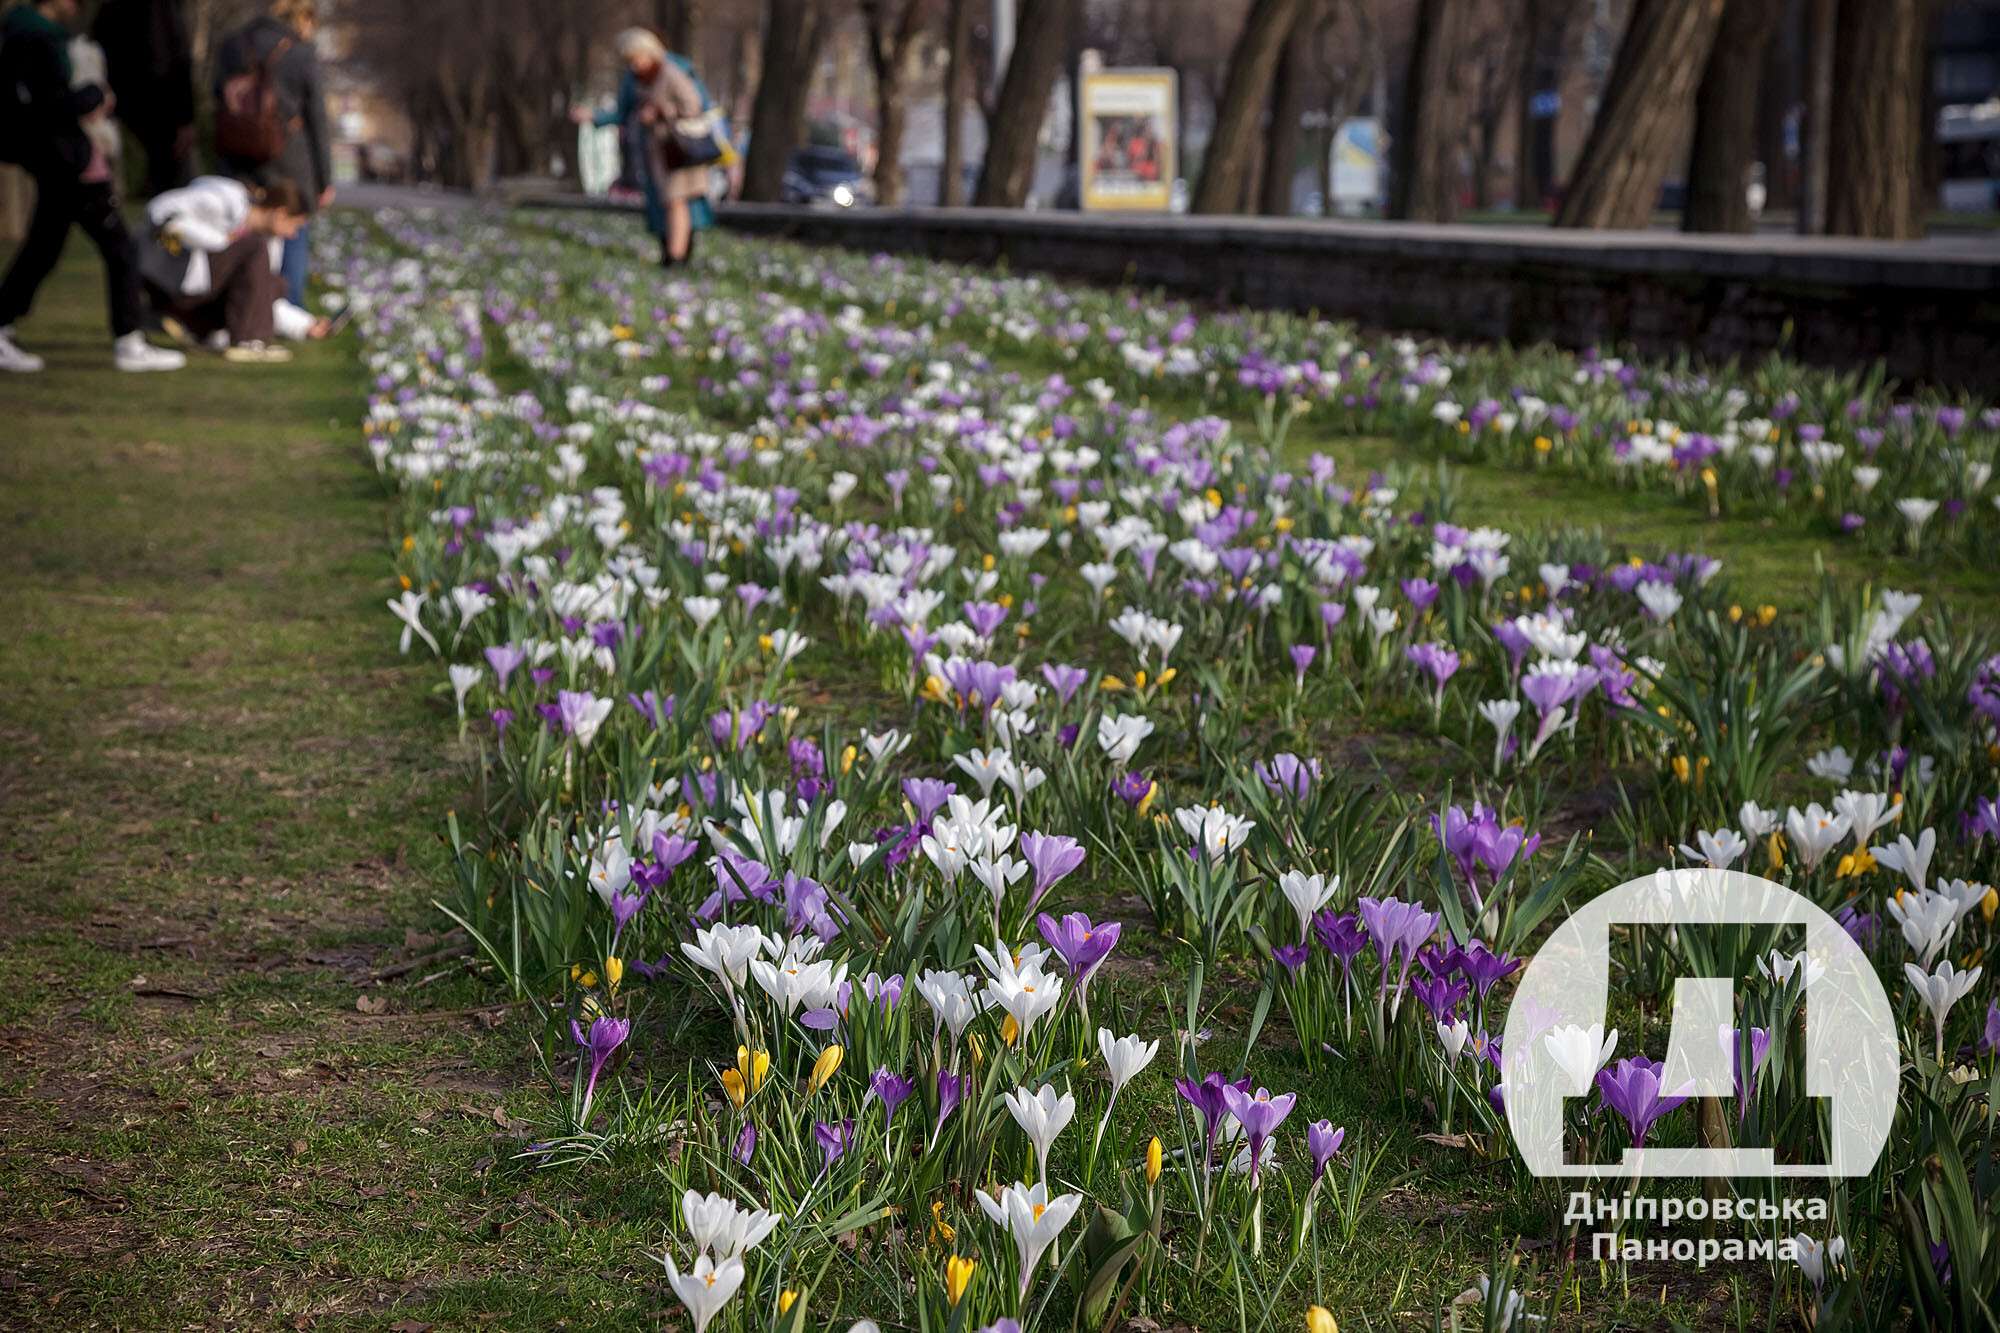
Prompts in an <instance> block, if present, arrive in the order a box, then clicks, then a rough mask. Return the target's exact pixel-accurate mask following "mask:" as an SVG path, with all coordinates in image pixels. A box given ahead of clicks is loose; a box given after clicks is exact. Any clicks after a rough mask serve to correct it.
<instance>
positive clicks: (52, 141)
mask: <svg viewBox="0 0 2000 1333" xmlns="http://www.w3.org/2000/svg"><path fill="white" fill-rule="evenodd" d="M79 10H80V0H35V3H32V4H26V5H21V6H18V7H16V8H14V9H12V10H10V11H8V13H7V15H6V17H5V18H4V19H0V158H9V159H11V160H13V161H15V162H16V163H18V164H19V165H20V166H21V167H22V168H23V169H24V170H26V171H27V173H28V175H29V176H30V177H32V178H33V180H34V182H35V212H34V217H33V219H32V220H31V221H30V222H29V224H28V234H27V238H26V239H25V240H24V241H22V243H21V248H20V250H19V251H18V252H16V254H15V255H14V262H13V264H12V266H11V267H9V268H8V270H7V276H6V277H5V278H4V279H0V370H4V371H13V372H16V373H21V374H32V373H34V372H36V371H39V370H41V369H42V368H43V362H42V358H40V357H38V356H35V355H33V354H32V353H29V352H26V351H23V350H22V349H21V348H20V347H19V346H18V345H17V344H16V343H15V341H14V325H15V323H16V322H17V321H18V320H20V319H23V318H25V317H26V316H27V314H28V312H29V311H30V310H31V309H32V308H33V306H34V303H35V295H36V293H37V292H39V291H40V290H41V287H42V283H43V282H45V281H47V279H48V276H49V274H50V273H52V272H54V271H55V266H56V263H57V261H59V260H60V259H61V258H62V252H63V245H64V243H65V242H66V241H67V240H68V239H69V231H70V228H71V227H81V228H82V229H83V232H84V234H85V235H86V236H88V237H90V239H91V242H92V243H93V244H94V245H96V247H97V252H98V254H99V255H100V256H101V257H102V258H103V260H104V285H105V293H106V296H107V298H108V304H109V306H110V315H111V336H112V340H113V342H112V348H113V351H112V364H114V365H116V366H117V367H118V369H120V370H126V371H155V370H179V369H180V368H181V367H182V366H184V365H186V364H187V358H186V357H184V356H182V355H181V354H180V353H179V352H174V351H169V350H167V349H165V348H160V347H154V346H152V345H151V344H149V343H148V342H147V341H146V338H145V335H144V334H143V333H141V332H140V330H139V318H140V313H141V311H140V304H141V302H140V294H139V275H138V270H137V268H136V266H135V264H134V255H133V246H132V235H131V233H130V232H128V231H126V230H125V222H124V219H123V218H121V217H120V216H119V214H118V205H117V202H116V199H115V196H114V194H113V190H112V183H111V168H110V163H109V161H108V160H107V158H106V155H105V154H104V152H103V151H102V149H100V148H99V147H98V146H97V145H96V144H95V143H94V142H93V141H92V139H91V137H90V132H89V130H88V129H87V127H86V121H90V120H93V119H101V118H103V117H106V116H108V115H109V114H110V104H109V102H108V101H107V100H106V98H105V96H104V92H103V90H102V89H101V88H98V87H96V86H94V85H92V86H85V87H83V88H77V89H72V88H71V86H70V83H71V80H72V78H73V76H74V70H73V69H72V67H71V65H70V57H69V40H70V35H71V32H72V31H73V30H74V29H75V28H76V26H77V20H78V17H79Z"/></svg>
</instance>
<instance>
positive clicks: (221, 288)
mask: <svg viewBox="0 0 2000 1333" xmlns="http://www.w3.org/2000/svg"><path fill="white" fill-rule="evenodd" d="M283 285H284V284H283V280H282V279H280V278H279V277H278V275H277V274H276V273H273V272H272V271H271V251H270V242H269V241H267V240H266V239H265V238H264V237H262V236H256V235H251V236H244V237H241V238H239V239H238V240H235V241H232V242H230V244H229V248H228V249H226V250H216V251H213V252H211V253H210V254H209V256H208V290H207V291H206V292H204V293H203V294H202V295H200V296H185V295H182V294H181V293H179V292H169V291H166V290H164V289H163V288H161V287H158V286H155V285H154V284H152V283H150V282H149V283H147V284H146V289H147V293H148V295H150V296H151V298H152V301H153V308H154V309H155V310H157V311H158V312H159V313H161V314H163V315H172V316H173V317H174V318H176V319H178V320H180V322H181V323H183V324H185V325H187V327H188V331H189V332H191V333H193V334H194V335H195V336H196V337H197V338H206V337H207V336H208V335H209V334H211V333H213V332H215V331H216V330H218V329H221V330H226V331H227V332H228V334H229V341H230V342H232V343H247V342H276V341H277V338H278V327H277V323H276V320H275V318H274V316H273V315H272V312H271V307H272V304H273V303H274V302H276V301H277V299H278V297H279V295H280V294H281V293H282V289H283Z"/></svg>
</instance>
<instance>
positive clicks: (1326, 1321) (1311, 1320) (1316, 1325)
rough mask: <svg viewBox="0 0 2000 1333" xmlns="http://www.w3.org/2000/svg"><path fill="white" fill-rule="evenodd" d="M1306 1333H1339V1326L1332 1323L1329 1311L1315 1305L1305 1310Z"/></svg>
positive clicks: (1331, 1313) (1331, 1314) (1331, 1315)
mask: <svg viewBox="0 0 2000 1333" xmlns="http://www.w3.org/2000/svg"><path fill="white" fill-rule="evenodd" d="M1306 1333H1340V1325H1339V1324H1336V1323H1335V1322H1334V1321H1333V1312H1332V1311H1331V1310H1329V1309H1327V1308H1326V1307H1325V1306H1324V1305H1315V1306H1311V1307H1310V1308H1308V1309H1307V1310H1306Z"/></svg>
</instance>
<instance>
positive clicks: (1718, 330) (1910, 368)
mask: <svg viewBox="0 0 2000 1333" xmlns="http://www.w3.org/2000/svg"><path fill="white" fill-rule="evenodd" d="M721 219H722V222H723V223H724V225H726V226H729V227H731V228H733V229H735V230H738V231H742V232H748V233H752V234H758V235H771V236H786V237H791V238H793V239H797V240H801V241H811V242H820V243H827V244H836V245H844V246H849V247H853V248H857V249H864V250H870V251H888V252H894V253H908V254H922V255H929V256H933V257H936V258H940V259H952V260H959V261H963V262H968V263H975V264H980V265H986V266H991V265H995V264H1000V263H1006V264H1008V265H1011V266H1013V267H1014V268H1017V269H1031V270H1039V271H1045V272H1049V273H1058V274H1064V275H1067V276H1071V277H1080V278H1086V279H1090V280H1093V281H1098V282H1109V283H1134V284H1137V285H1139V286H1142V287H1162V288H1165V289H1167V290H1169V291H1172V292H1176V293H1179V294H1182V295H1186V296H1192V297H1198V298H1205V299H1211V300H1216V301H1222V302H1231V303H1239V304H1245V305H1252V306H1262V307H1272V308H1283V309H1290V310H1301V311H1305V310H1314V311H1318V312H1319V313H1321V314H1323V315H1327V316H1330V317H1334V318H1343V319H1351V320H1355V321H1357V322H1359V323H1362V324H1364V325H1367V326H1369V327H1372V328H1386V329H1399V330H1407V331H1409V332H1412V333H1421V334H1435V335H1439V336H1444V337H1450V338H1458V339H1479V340H1503V339H1504V340H1506V341H1509V342H1515V343H1533V342H1544V341H1546V342H1554V343H1558V344H1561V345H1563V346H1567V347H1573V348H1584V347H1591V346H1605V347H1617V348H1628V349H1632V350H1636V351H1638V352H1642V353H1645V354H1647V355H1652V356H1670V355H1674V354H1676V353H1681V352H1688V353H1692V354H1694V355H1696V356H1699V357H1702V358H1704V359H1706V360H1710V361H1716V362H1720V361H1728V360H1743V361H1748V360H1754V359H1756V358H1759V357H1762V356H1763V355H1765V354H1767V353H1769V352H1771V351H1774V350H1778V349H1781V348H1782V349H1783V350H1784V351H1785V352H1786V353H1787V354H1788V355H1790V356H1793V357H1796V358H1798V359H1799V360H1802V361H1807V362H1811V363H1814V364H1818V365H1824V366H1832V367H1836V368H1857V367H1863V366H1868V365H1872V364H1873V363H1875V362H1878V361H1879V362H1881V363H1883V364H1884V365H1885V366H1886V367H1887V368H1888V371H1889V373H1890V374H1891V375H1893V376H1895V377H1896V378H1897V379H1900V380H1903V381H1906V382H1907V381H1922V382H1925V383H1931V384H1939V385H1946V386H1953V387H1964V388H1968V389H1973V390H1980V391H1985V392H1987V393H1993V392H1995V391H1996V390H2000V235H1996V236H1995V237H1993V238H1990V239H1989V238H1986V237H1965V238H1937V239H1933V240H1929V241H1924V242H1919V243H1915V244H1909V245H1896V244H1885V243H1880V242H1858V241H1843V240H1835V239H1821V238H1811V239H1808V238H1794V237H1785V236H1741V237H1737V236H1729V237H1692V236H1682V235H1679V234H1677V233H1672V232H1618V233H1603V232H1567V231H1556V230H1554V229H1552V228H1527V227H1484V226H1452V227H1443V226H1428V225H1421V224H1401V225H1390V224H1383V223H1367V222H1347V223H1343V222H1320V221H1311V220H1300V219H1277V218H1274V219H1261V218H1258V219H1253V218H1232V219H1210V218H1185V217H1171V218H1168V217H1146V218H1129V219H1128V218H1114V217H1103V216H1086V215H1081V214H1075V213H1036V212H1015V211H1009V210H995V209H898V210H866V209H857V210H852V211H844V210H843V211H835V210H831V209H806V208H792V207H778V206H771V205H753V204H732V205H728V206H726V207H724V208H723V209H722V210H721Z"/></svg>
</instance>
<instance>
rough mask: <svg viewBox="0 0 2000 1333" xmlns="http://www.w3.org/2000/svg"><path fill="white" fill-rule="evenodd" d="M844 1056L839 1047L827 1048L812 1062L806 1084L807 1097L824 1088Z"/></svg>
mask: <svg viewBox="0 0 2000 1333" xmlns="http://www.w3.org/2000/svg"><path fill="white" fill-rule="evenodd" d="M846 1054H847V1052H846V1051H845V1050H843V1049H842V1048H841V1047H839V1046H829V1047H827V1048H826V1049H825V1050H823V1051H821V1052H820V1053H819V1059H817V1060H815V1061H813V1069H812V1078H811V1079H810V1080H809V1081H808V1082H807V1084H806V1095H807V1096H811V1095H812V1094H813V1093H815V1092H818V1091H819V1090H820V1089H821V1088H823V1087H825V1086H826V1083H827V1080H828V1079H830V1078H832V1077H833V1076H834V1074H835V1073H836V1072H838V1070H839V1069H840V1062H841V1060H842V1059H843V1058H844V1057H845V1056H846Z"/></svg>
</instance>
